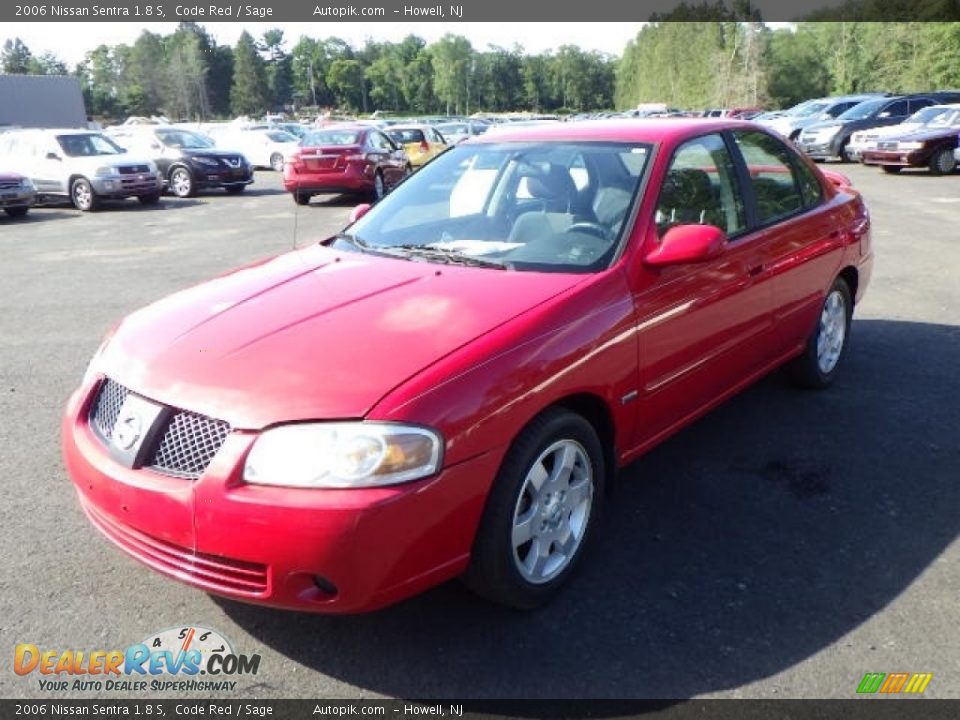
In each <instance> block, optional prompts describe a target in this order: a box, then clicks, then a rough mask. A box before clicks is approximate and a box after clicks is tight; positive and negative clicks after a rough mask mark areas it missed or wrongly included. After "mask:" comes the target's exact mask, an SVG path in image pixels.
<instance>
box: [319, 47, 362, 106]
mask: <svg viewBox="0 0 960 720" xmlns="http://www.w3.org/2000/svg"><path fill="white" fill-rule="evenodd" d="M327 85H328V86H329V87H330V90H331V91H332V92H333V95H334V98H335V99H336V102H337V105H338V106H339V107H342V108H349V109H351V110H362V111H364V112H366V111H367V93H366V82H365V78H364V72H363V65H362V64H361V63H360V61H359V60H352V59H351V60H348V59H342V58H341V59H338V60H334V61H333V62H332V63H331V64H330V69H329V70H328V71H327Z"/></svg>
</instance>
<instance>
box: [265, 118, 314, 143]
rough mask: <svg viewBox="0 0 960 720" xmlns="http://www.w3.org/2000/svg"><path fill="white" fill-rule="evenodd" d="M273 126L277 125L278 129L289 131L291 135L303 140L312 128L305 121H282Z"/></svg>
mask: <svg viewBox="0 0 960 720" xmlns="http://www.w3.org/2000/svg"><path fill="white" fill-rule="evenodd" d="M273 127H275V128H276V129H277V130H283V131H284V132H288V133H290V134H291V135H294V136H296V138H297V139H298V140H302V139H303V137H304V136H305V135H306V134H307V133H308V132H310V128H309V127H307V126H306V125H304V124H303V123H294V122H281V123H276V124H275V125H274V126H273Z"/></svg>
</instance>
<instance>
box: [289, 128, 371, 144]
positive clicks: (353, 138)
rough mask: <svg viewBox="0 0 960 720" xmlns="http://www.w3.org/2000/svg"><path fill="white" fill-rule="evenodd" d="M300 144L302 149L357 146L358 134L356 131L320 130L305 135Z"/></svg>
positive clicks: (358, 141) (358, 142)
mask: <svg viewBox="0 0 960 720" xmlns="http://www.w3.org/2000/svg"><path fill="white" fill-rule="evenodd" d="M300 144H301V145H303V146H304V147H310V146H314V145H359V144H360V133H358V132H357V131H356V130H321V131H320V132H312V133H307V134H306V135H305V136H304V138H303V140H301V141H300Z"/></svg>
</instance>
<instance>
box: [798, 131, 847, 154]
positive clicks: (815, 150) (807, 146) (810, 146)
mask: <svg viewBox="0 0 960 720" xmlns="http://www.w3.org/2000/svg"><path fill="white" fill-rule="evenodd" d="M797 147H799V148H800V150H801V151H803V153H804V154H805V155H808V156H809V157H811V158H816V159H817V160H830V159H832V158H835V157H839V156H840V149H839V146H838V143H837V141H836V139H831V140H828V141H817V140H809V139H805V138H804V137H803V136H802V135H801V136H800V138H799V139H798V140H797Z"/></svg>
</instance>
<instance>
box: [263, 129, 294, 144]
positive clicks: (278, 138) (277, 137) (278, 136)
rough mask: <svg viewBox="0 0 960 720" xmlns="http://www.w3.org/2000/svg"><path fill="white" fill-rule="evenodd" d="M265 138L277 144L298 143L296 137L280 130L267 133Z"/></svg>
mask: <svg viewBox="0 0 960 720" xmlns="http://www.w3.org/2000/svg"><path fill="white" fill-rule="evenodd" d="M267 137H268V138H270V139H271V140H273V142H278V143H292V142H299V140H298V139H297V137H296V136H294V135H291V134H290V133H288V132H283V131H282V130H271V131H269V132H267Z"/></svg>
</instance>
